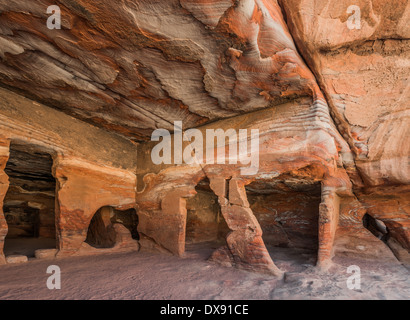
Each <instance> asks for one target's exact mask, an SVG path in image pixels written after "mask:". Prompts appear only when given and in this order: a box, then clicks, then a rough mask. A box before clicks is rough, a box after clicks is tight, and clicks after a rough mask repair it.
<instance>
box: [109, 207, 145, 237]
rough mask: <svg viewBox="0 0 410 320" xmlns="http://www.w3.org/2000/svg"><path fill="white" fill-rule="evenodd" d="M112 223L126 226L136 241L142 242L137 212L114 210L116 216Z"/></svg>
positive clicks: (132, 210)
mask: <svg viewBox="0 0 410 320" xmlns="http://www.w3.org/2000/svg"><path fill="white" fill-rule="evenodd" d="M111 223H112V224H115V223H120V224H122V225H124V226H125V227H126V228H127V229H128V230H129V231H130V233H131V236H132V238H133V239H134V240H140V235H139V233H138V223H139V219H138V215H137V210H135V209H129V210H125V211H120V210H117V209H114V215H113V216H112V218H111Z"/></svg>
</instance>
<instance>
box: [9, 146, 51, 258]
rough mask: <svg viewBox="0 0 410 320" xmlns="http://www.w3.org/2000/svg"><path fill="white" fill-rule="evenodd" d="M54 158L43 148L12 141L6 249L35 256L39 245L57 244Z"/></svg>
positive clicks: (44, 247) (43, 247) (41, 247)
mask: <svg viewBox="0 0 410 320" xmlns="http://www.w3.org/2000/svg"><path fill="white" fill-rule="evenodd" d="M52 166H53V159H52V157H51V155H50V154H48V153H46V152H44V151H43V150H41V149H40V148H38V147H36V146H33V145H30V144H25V143H17V142H16V143H13V142H12V143H11V145H10V156H9V160H8V162H7V165H6V168H5V172H6V174H7V175H8V177H9V181H10V186H9V189H8V191H7V194H6V196H5V199H4V206H3V210H4V215H5V218H6V221H7V224H8V233H7V236H6V240H5V246H4V253H5V255H6V256H10V255H25V256H27V257H29V258H30V257H34V255H35V250H37V249H55V248H56V227H55V189H56V181H55V179H54V177H53V175H52Z"/></svg>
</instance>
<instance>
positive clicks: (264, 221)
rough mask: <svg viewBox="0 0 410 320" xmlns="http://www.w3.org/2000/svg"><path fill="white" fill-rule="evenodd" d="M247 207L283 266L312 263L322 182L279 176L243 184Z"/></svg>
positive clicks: (273, 253) (272, 253)
mask: <svg viewBox="0 0 410 320" xmlns="http://www.w3.org/2000/svg"><path fill="white" fill-rule="evenodd" d="M246 190H247V196H248V201H249V204H250V207H251V209H252V211H253V213H254V215H255V217H256V218H257V219H258V221H259V224H260V226H261V228H262V231H263V235H262V238H263V240H264V242H265V245H266V248H267V249H268V251H269V253H270V255H271V257H272V259H273V261H275V263H277V264H278V266H279V267H280V266H281V262H282V263H284V264H285V265H296V266H300V265H307V264H308V265H315V264H316V260H317V254H318V247H319V240H318V233H319V206H320V203H321V184H320V182H318V181H314V180H308V179H299V178H298V179H295V178H292V177H288V176H281V177H278V179H275V180H271V181H261V180H258V181H255V182H252V183H251V184H249V185H247V186H246Z"/></svg>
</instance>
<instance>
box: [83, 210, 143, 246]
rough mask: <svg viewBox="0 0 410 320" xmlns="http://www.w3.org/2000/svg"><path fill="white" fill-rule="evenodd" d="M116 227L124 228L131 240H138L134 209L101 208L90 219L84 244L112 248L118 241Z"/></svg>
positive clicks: (136, 217) (136, 216)
mask: <svg viewBox="0 0 410 320" xmlns="http://www.w3.org/2000/svg"><path fill="white" fill-rule="evenodd" d="M116 225H122V226H124V227H125V228H126V229H127V230H128V231H129V234H130V237H131V238H132V239H134V240H139V234H138V215H137V211H136V210H135V209H129V210H125V211H120V210H117V209H114V208H112V207H103V208H101V209H99V210H98V211H97V212H96V213H95V214H94V216H93V218H92V219H91V222H90V225H89V227H88V232H87V238H86V240H85V242H86V243H87V244H89V245H90V246H92V247H94V248H113V247H114V246H115V245H116V243H117V241H118V239H117V235H118V230H117V229H118V228H117V229H116V227H115V226H116Z"/></svg>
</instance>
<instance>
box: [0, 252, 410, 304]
mask: <svg viewBox="0 0 410 320" xmlns="http://www.w3.org/2000/svg"><path fill="white" fill-rule="evenodd" d="M212 250H213V247H212V246H208V247H204V246H203V245H190V246H189V250H188V252H187V253H186V256H185V257H184V258H178V257H175V256H168V255H164V254H159V253H152V252H134V253H125V254H124V253H122V254H111V255H100V256H88V257H71V258H65V259H60V260H53V261H46V260H31V261H30V262H29V263H26V264H21V265H6V266H0V300H6V299H86V300H88V299H150V300H157V299H160V300H174V299H181V300H185V299H193V300H200V299H211V300H212V299H216V300H219V299H223V300H225V299H238V300H250V299H263V300H265V299H274V300H276V299H410V272H409V270H407V269H406V268H405V267H403V266H402V265H400V264H399V263H397V264H389V265H383V264H375V263H373V262H369V261H364V260H352V259H350V260H348V259H346V258H343V259H342V261H337V260H338V259H336V261H335V264H334V266H333V267H332V268H331V269H330V271H329V272H328V273H321V272H318V271H317V269H316V268H314V267H313V265H314V253H313V252H309V251H305V250H295V249H288V248H270V249H269V251H270V253H271V255H272V257H273V258H274V261H275V263H276V264H277V266H278V267H280V268H281V269H282V270H283V271H285V272H286V275H285V277H284V279H282V280H278V279H276V278H274V277H271V276H266V275H260V274H255V273H251V272H247V271H241V270H237V269H233V268H225V267H221V266H218V265H216V264H214V263H211V262H208V261H206V258H207V257H208V256H209V253H210V252H211V251H212ZM352 264H355V265H358V266H359V267H360V268H361V290H349V289H348V288H347V284H346V281H347V279H348V277H349V276H351V274H348V273H347V271H346V270H347V267H348V266H349V265H352ZM49 265H58V266H59V267H60V268H61V277H62V279H61V285H62V288H61V290H49V289H47V287H46V281H47V278H48V277H49V276H50V275H49V274H46V270H47V267H48V266H49Z"/></svg>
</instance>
